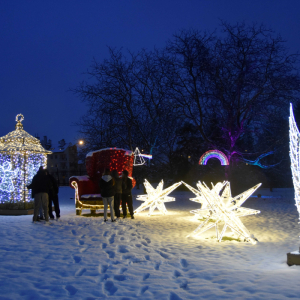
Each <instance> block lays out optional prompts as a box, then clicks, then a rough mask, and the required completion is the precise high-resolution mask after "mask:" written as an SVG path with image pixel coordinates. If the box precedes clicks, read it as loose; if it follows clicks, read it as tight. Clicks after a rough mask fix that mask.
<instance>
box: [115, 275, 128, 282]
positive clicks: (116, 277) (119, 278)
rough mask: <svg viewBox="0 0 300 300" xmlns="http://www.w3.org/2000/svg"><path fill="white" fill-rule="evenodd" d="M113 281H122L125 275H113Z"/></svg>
mask: <svg viewBox="0 0 300 300" xmlns="http://www.w3.org/2000/svg"><path fill="white" fill-rule="evenodd" d="M114 280H117V281H124V280H126V276H125V275H114Z"/></svg>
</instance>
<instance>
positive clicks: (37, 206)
mask: <svg viewBox="0 0 300 300" xmlns="http://www.w3.org/2000/svg"><path fill="white" fill-rule="evenodd" d="M27 188H28V189H31V190H32V195H31V197H32V198H34V214H33V222H36V221H40V220H41V219H45V221H46V222H48V221H49V218H50V219H54V215H53V212H52V203H53V204H54V210H55V215H56V219H59V218H60V209H59V201H58V189H59V187H58V183H57V181H56V179H55V178H54V177H53V176H52V175H51V174H50V173H49V172H48V170H47V169H43V167H42V166H41V167H40V168H39V170H38V172H37V174H36V175H35V176H34V177H33V179H32V182H31V184H30V185H28V186H27Z"/></svg>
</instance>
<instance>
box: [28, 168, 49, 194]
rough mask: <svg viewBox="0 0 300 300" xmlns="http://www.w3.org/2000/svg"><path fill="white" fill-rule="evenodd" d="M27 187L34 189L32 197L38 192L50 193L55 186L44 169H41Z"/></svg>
mask: <svg viewBox="0 0 300 300" xmlns="http://www.w3.org/2000/svg"><path fill="white" fill-rule="evenodd" d="M27 188H29V189H32V197H34V195H35V194H38V193H47V194H48V195H49V193H50V192H51V190H52V189H53V186H52V182H51V179H50V178H49V177H48V175H46V173H45V171H44V170H41V171H38V172H37V173H36V175H34V177H33V179H32V182H31V184H30V185H29V186H28V187H27Z"/></svg>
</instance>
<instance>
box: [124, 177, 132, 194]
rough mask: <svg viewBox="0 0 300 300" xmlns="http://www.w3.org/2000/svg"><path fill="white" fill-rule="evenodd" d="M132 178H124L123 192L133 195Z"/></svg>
mask: <svg viewBox="0 0 300 300" xmlns="http://www.w3.org/2000/svg"><path fill="white" fill-rule="evenodd" d="M131 190H132V180H131V179H130V178H128V177H127V178H122V194H126V195H131Z"/></svg>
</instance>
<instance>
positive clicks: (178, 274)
mask: <svg viewBox="0 0 300 300" xmlns="http://www.w3.org/2000/svg"><path fill="white" fill-rule="evenodd" d="M173 275H174V277H176V278H177V277H179V276H181V273H180V272H179V271H177V270H175V271H174V273H173Z"/></svg>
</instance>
